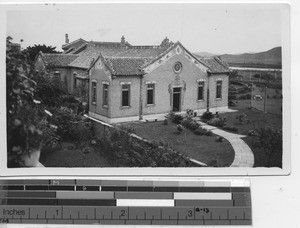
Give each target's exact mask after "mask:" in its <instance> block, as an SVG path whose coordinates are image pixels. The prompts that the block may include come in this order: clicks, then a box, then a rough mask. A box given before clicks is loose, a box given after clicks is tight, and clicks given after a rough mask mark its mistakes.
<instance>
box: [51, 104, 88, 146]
mask: <svg viewBox="0 0 300 228" xmlns="http://www.w3.org/2000/svg"><path fill="white" fill-rule="evenodd" d="M51 112H52V113H53V118H52V122H53V123H54V124H55V125H56V126H57V127H58V128H57V135H58V136H59V137H61V138H62V139H63V140H67V141H72V142H78V143H80V142H82V141H85V140H89V139H90V138H92V126H91V122H90V120H89V119H87V118H85V117H83V116H81V115H77V114H76V113H75V112H74V111H73V110H71V109H69V108H67V107H60V108H54V109H52V110H51Z"/></svg>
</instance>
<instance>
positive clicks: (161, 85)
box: [89, 51, 228, 122]
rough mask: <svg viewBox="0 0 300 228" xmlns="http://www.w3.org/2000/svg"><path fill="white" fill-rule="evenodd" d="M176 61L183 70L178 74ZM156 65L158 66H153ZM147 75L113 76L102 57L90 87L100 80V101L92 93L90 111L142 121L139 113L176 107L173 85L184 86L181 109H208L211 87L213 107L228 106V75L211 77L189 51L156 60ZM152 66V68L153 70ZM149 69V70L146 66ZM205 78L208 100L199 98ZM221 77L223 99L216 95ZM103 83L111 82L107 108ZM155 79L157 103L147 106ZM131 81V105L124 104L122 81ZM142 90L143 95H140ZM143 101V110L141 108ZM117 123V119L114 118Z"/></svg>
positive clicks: (100, 115) (99, 115) (110, 117)
mask: <svg viewBox="0 0 300 228" xmlns="http://www.w3.org/2000/svg"><path fill="white" fill-rule="evenodd" d="M176 62H180V63H181V64H182V70H181V71H180V72H179V73H175V72H174V70H173V67H174V65H175V63H176ZM153 65H155V67H153ZM153 65H152V66H151V67H150V68H148V72H147V73H146V74H145V75H144V76H143V77H139V76H122V77H120V76H118V77H112V76H111V75H110V73H109V71H108V70H107V69H106V67H105V66H104V65H103V63H102V62H101V61H100V60H98V61H97V62H96V64H95V66H94V67H93V68H92V69H91V70H90V83H89V90H90V91H92V87H91V86H92V82H93V81H96V82H97V102H96V104H93V103H92V102H91V100H92V92H90V99H89V100H90V113H91V115H93V116H94V117H95V118H101V120H103V121H105V122H110V121H111V120H118V119H119V120H120V121H121V120H122V121H126V120H129V119H132V120H138V119H139V116H140V115H141V114H142V116H147V115H148V116H150V115H155V114H164V113H168V112H170V111H171V110H172V109H173V100H172V99H173V88H174V87H181V88H182V89H181V110H180V111H181V112H183V111H186V110H187V109H192V110H205V109H206V108H207V88H208V87H209V89H210V101H209V103H210V108H212V109H213V110H214V111H216V110H218V108H220V109H222V108H226V107H227V106H228V75H226V74H217V75H211V76H208V74H207V71H206V70H207V67H205V66H203V65H201V64H200V65H199V63H198V65H197V64H195V60H194V59H193V58H192V57H191V56H189V57H188V55H187V53H185V52H177V53H176V51H175V52H174V53H169V54H168V58H165V59H163V60H162V61H160V62H159V63H157V64H156V63H154V64H153ZM149 69H150V70H149ZM146 70H147V69H146ZM199 80H201V81H204V93H203V95H204V99H203V100H201V101H198V81H199ZM217 80H222V98H221V99H217V98H216V85H217ZM103 82H108V83H109V95H108V107H103V106H102V102H103V84H102V83H103ZM150 82H155V94H154V105H147V83H150ZM126 83H127V84H128V83H129V84H130V106H129V107H122V104H121V99H122V84H126ZM140 86H142V89H141V90H140V88H141V87H140ZM140 92H141V97H140ZM140 102H142V110H141V107H140ZM112 122H113V121H112Z"/></svg>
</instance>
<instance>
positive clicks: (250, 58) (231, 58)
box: [195, 46, 282, 66]
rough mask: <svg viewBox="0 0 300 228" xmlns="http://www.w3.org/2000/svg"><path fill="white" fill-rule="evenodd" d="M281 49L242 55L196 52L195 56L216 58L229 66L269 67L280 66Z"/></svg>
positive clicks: (275, 48) (276, 48)
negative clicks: (219, 58)
mask: <svg viewBox="0 0 300 228" xmlns="http://www.w3.org/2000/svg"><path fill="white" fill-rule="evenodd" d="M281 53H282V48H281V47H280V46H279V47H274V48H272V49H270V50H267V51H263V52H256V53H242V54H222V55H216V54H213V53H209V52H197V53H195V55H196V56H198V57H201V58H205V57H213V56H218V57H221V59H222V60H224V61H225V62H227V63H228V64H229V66H243V65H251V64H252V65H255V66H257V65H269V66H281V64H282V54H281Z"/></svg>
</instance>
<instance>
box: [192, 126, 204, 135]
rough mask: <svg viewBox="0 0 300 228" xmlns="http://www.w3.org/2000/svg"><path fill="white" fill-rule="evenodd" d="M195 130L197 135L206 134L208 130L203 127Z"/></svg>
mask: <svg viewBox="0 0 300 228" xmlns="http://www.w3.org/2000/svg"><path fill="white" fill-rule="evenodd" d="M193 132H194V134H195V135H205V134H206V132H207V130H206V129H204V128H202V127H199V128H197V129H196V130H194V131H193Z"/></svg>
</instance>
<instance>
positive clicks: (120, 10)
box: [7, 3, 282, 54]
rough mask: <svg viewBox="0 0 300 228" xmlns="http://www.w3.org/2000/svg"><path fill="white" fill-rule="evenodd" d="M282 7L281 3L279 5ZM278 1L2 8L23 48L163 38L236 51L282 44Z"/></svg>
mask: <svg viewBox="0 0 300 228" xmlns="http://www.w3.org/2000/svg"><path fill="white" fill-rule="evenodd" d="M281 6H282V5H281ZM281 14H282V7H280V4H277V5H276V6H274V4H273V5H272V4H269V5H267V4H199V3H198V4H197V3H188V4H183V3H179V4H175V3H169V4H166V3H165V4H162V3H161V4H149V3H148V4H146V3H144V4H129V3H127V4H124V3H123V4H120V3H118V4H92V5H91V4H85V5H83V4H81V5H78V4H68V5H57V4H50V5H33V6H30V7H28V6H22V5H16V6H13V7H11V9H10V10H9V11H7V35H9V36H11V37H12V38H13V42H20V40H21V39H22V40H23V42H22V48H26V47H27V46H32V45H34V44H46V45H51V46H56V47H57V49H58V50H61V46H62V45H63V44H64V43H65V34H66V33H67V34H68V35H69V39H70V42H72V41H74V40H76V39H78V38H83V39H85V40H87V41H91V40H93V41H114V42H116V41H117V42H119V41H120V40H121V36H122V35H124V36H125V39H126V41H128V42H129V43H130V44H132V45H159V44H160V43H161V41H162V40H163V39H164V38H165V37H168V38H169V39H170V40H171V41H173V42H176V41H180V42H181V43H182V44H183V46H185V47H186V48H187V49H188V50H189V51H191V52H210V53H214V54H225V53H227V54H237V53H245V52H260V51H267V50H269V49H271V48H273V47H277V46H281V45H282V17H281Z"/></svg>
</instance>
